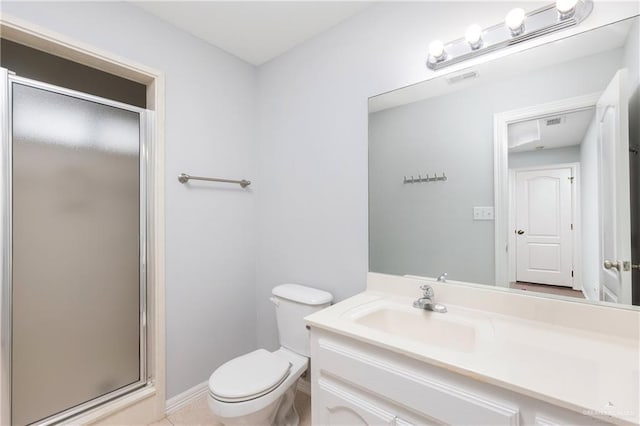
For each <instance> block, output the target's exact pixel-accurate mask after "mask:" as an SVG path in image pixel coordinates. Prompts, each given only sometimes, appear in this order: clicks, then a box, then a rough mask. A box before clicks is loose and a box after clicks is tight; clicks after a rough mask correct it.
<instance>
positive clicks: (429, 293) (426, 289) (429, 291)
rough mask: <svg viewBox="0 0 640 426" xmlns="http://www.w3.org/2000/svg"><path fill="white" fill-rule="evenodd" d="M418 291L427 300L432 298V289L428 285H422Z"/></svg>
mask: <svg viewBox="0 0 640 426" xmlns="http://www.w3.org/2000/svg"><path fill="white" fill-rule="evenodd" d="M420 290H422V291H423V292H424V297H428V298H429V299H431V298H432V297H433V294H434V293H433V289H432V288H431V286H430V285H429V284H422V285H421V286H420Z"/></svg>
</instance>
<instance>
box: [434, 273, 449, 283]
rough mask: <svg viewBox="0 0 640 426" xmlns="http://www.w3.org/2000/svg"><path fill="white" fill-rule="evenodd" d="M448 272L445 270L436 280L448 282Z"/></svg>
mask: <svg viewBox="0 0 640 426" xmlns="http://www.w3.org/2000/svg"><path fill="white" fill-rule="evenodd" d="M447 275H448V274H447V273H446V272H444V273H443V274H442V275H440V276H439V277H438V279H437V280H436V281H438V282H439V283H446V282H447Z"/></svg>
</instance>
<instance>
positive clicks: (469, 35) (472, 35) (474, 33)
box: [464, 24, 482, 50]
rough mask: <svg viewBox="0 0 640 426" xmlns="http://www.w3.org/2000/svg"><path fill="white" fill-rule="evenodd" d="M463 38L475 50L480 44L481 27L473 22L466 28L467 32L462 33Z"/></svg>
mask: <svg viewBox="0 0 640 426" xmlns="http://www.w3.org/2000/svg"><path fill="white" fill-rule="evenodd" d="M464 38H465V40H467V43H469V45H470V46H471V49H473V50H476V49H478V48H480V46H481V45H482V28H480V25H478V24H473V25H471V26H469V28H467V32H465V33H464Z"/></svg>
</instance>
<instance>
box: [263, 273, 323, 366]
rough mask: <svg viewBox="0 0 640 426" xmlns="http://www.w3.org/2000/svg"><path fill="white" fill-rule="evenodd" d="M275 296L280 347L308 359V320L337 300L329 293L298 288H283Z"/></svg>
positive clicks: (308, 288)
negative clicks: (306, 322)
mask: <svg viewBox="0 0 640 426" xmlns="http://www.w3.org/2000/svg"><path fill="white" fill-rule="evenodd" d="M272 294H273V297H271V301H272V302H273V304H274V305H275V307H276V321H277V323H278V335H279V337H280V346H283V347H285V348H287V349H289V350H291V351H293V352H296V353H298V354H300V355H303V356H306V357H308V356H309V355H310V354H309V330H307V328H306V326H305V323H304V317H306V316H307V315H311V314H312V313H314V312H316V311H319V310H320V309H323V308H326V307H327V306H329V305H330V304H331V300H333V296H332V295H331V293H328V292H326V291H322V290H318V289H316V288H311V287H306V286H303V285H298V284H282V285H279V286H277V287H274V288H273V290H272Z"/></svg>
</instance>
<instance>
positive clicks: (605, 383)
mask: <svg viewBox="0 0 640 426" xmlns="http://www.w3.org/2000/svg"><path fill="white" fill-rule="evenodd" d="M370 287H371V286H370ZM415 287H416V289H417V285H415ZM457 291H461V290H460V289H458V290H457ZM462 291H464V289H463V290H462ZM469 291H471V292H473V291H476V290H475V289H469ZM405 293H406V292H405ZM415 294H416V295H419V292H418V291H415ZM437 296H438V290H437V289H436V300H437V301H438V302H441V303H444V304H445V305H446V306H447V308H448V312H447V313H444V314H442V313H435V312H429V311H423V310H419V309H416V308H413V307H412V303H413V301H414V300H415V299H416V298H417V297H414V298H411V297H408V296H407V295H406V294H404V295H397V294H392V293H388V292H383V291H376V290H372V289H371V288H369V290H367V291H365V292H364V293H360V294H358V295H356V296H353V297H351V298H348V299H346V300H343V301H341V302H339V303H337V304H335V305H333V306H331V307H329V308H327V309H324V310H322V311H319V312H317V313H314V314H312V315H310V316H308V317H307V318H306V321H307V323H308V324H309V325H310V326H311V327H317V328H320V329H325V330H329V331H331V332H335V333H338V334H341V335H344V336H348V337H351V338H354V339H357V340H360V341H363V342H366V343H369V344H372V345H375V346H378V347H382V348H385V349H388V350H391V351H394V352H397V353H401V354H403V355H406V356H409V357H412V358H415V359H418V360H421V361H424V362H427V363H429V364H432V365H435V366H438V367H441V368H444V369H446V370H449V371H453V372H455V373H459V374H462V375H464V376H468V377H470V378H473V379H475V380H480V381H482V382H486V383H489V384H493V385H496V386H499V387H502V388H505V389H508V390H511V391H514V392H517V393H520V394H523V395H526V396H529V397H533V398H536V399H539V400H543V401H546V402H548V403H551V404H554V405H557V406H560V407H564V408H567V409H570V410H573V411H576V412H579V413H585V414H590V415H593V416H594V417H598V418H601V419H603V420H605V421H608V422H613V423H615V424H621V425H627V424H640V413H639V411H640V409H639V405H640V389H639V387H640V385H639V383H640V372H639V363H640V361H639V360H640V350H639V341H638V339H634V338H632V337H630V336H625V335H620V334H619V333H618V334H616V333H609V334H607V333H603V332H601V331H590V330H588V329H585V328H574V327H568V326H567V325H566V324H560V323H558V322H557V321H556V322H554V321H549V322H547V321H544V320H543V321H541V320H532V319H531V318H527V317H521V316H519V315H505V314H504V313H500V312H497V313H496V312H494V311H489V310H482V309H477V307H474V308H469V307H467V306H463V304H460V305H456V304H452V303H448V302H447V301H446V300H442V299H440V300H439V299H438V297H437ZM471 296H473V295H471ZM503 297H504V295H503ZM520 302H521V301H519V302H516V303H520ZM558 302H559V301H557V300H554V301H552V302H551V303H555V304H556V305H558ZM533 303H534V304H536V303H544V300H543V301H542V302H541V301H540V300H536V301H534V302H533ZM560 303H562V301H560ZM565 303H569V304H571V305H577V304H576V303H571V302H565ZM560 306H561V305H560ZM578 308H579V307H578ZM571 309H572V307H571V306H569V307H568V308H567V310H568V311H569V312H567V314H568V315H571V314H574V312H571ZM376 311H378V312H380V313H376ZM372 313H375V316H372V315H370V314H372ZM635 314H637V312H634V313H632V314H631V318H636V321H637V318H640V317H639V316H637V315H635ZM394 316H397V317H396V318H393V317H394ZM416 316H417V317H416ZM551 317H553V316H551ZM366 318H371V321H369V322H366V321H367V320H366ZM416 318H419V319H417V320H416ZM363 319H365V320H363ZM403 321H409V322H413V324H408V323H407V327H403ZM420 321H424V324H425V325H426V326H425V330H424V337H422V336H421V335H420V333H419V331H420V327H419V326H418V327H416V324H418V325H420V324H421V323H420ZM427 324H429V325H428V326H427ZM385 327H386V328H387V330H386V331H385ZM393 327H396V328H397V329H398V330H399V332H397V333H395V332H391V331H390V330H393ZM427 327H443V328H445V327H446V328H447V330H446V332H445V331H443V330H442V331H443V332H442V333H439V332H438V331H437V328H432V331H429V330H427V329H426V328H427ZM411 330H414V331H411ZM416 330H417V331H416ZM469 330H472V331H471V332H470V333H468V332H467V331H469ZM438 335H439V337H437V336H438ZM430 336H433V337H430ZM447 336H449V337H447ZM452 336H453V337H452ZM443 338H444V340H443ZM433 339H436V340H438V339H439V341H438V342H436V343H434V341H433ZM430 340H431V342H430Z"/></svg>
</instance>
